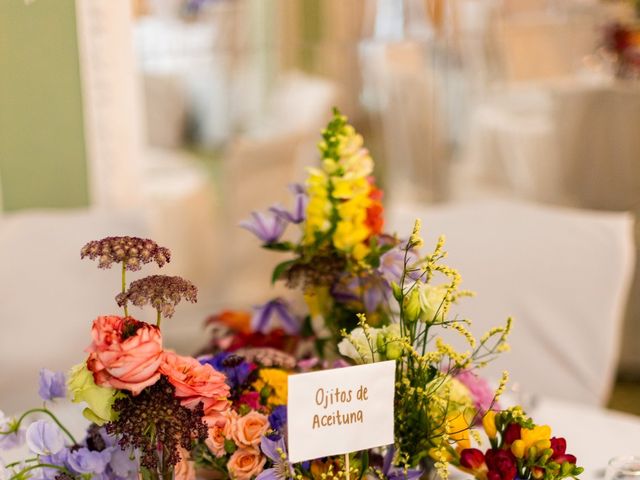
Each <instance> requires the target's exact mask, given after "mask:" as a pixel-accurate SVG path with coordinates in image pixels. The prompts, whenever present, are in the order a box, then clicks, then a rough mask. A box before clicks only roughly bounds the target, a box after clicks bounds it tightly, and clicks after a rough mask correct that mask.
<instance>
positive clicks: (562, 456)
mask: <svg viewBox="0 0 640 480" xmlns="http://www.w3.org/2000/svg"><path fill="white" fill-rule="evenodd" d="M551 450H553V456H552V457H551V459H552V460H554V461H555V462H557V463H565V462H569V463H573V464H575V463H576V461H577V459H576V457H575V456H574V455H570V454H568V453H566V452H567V441H566V440H565V439H564V438H562V437H553V438H552V439H551Z"/></svg>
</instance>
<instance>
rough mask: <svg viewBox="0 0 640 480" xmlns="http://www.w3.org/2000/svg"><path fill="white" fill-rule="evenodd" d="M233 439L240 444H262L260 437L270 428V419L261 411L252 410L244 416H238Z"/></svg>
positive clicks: (246, 445)
mask: <svg viewBox="0 0 640 480" xmlns="http://www.w3.org/2000/svg"><path fill="white" fill-rule="evenodd" d="M235 427H236V428H235V430H234V431H233V440H234V441H235V442H236V443H237V444H238V445H240V446H245V447H248V446H253V447H256V446H258V445H259V444H260V439H261V438H262V436H263V435H264V434H265V433H267V430H268V429H269V419H268V418H267V417H266V416H265V415H263V414H261V413H259V412H256V411H255V410H254V411H251V412H249V413H247V414H246V415H245V416H243V417H238V420H237V421H236V425H235Z"/></svg>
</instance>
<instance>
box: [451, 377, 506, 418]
mask: <svg viewBox="0 0 640 480" xmlns="http://www.w3.org/2000/svg"><path fill="white" fill-rule="evenodd" d="M455 378H456V380H458V381H459V382H460V383H462V384H463V385H464V386H465V387H467V389H468V390H469V392H470V393H471V398H472V399H473V404H474V406H475V408H476V410H477V411H478V415H477V418H478V421H479V420H480V419H482V417H484V414H485V413H487V410H489V409H490V408H492V405H491V404H492V402H493V399H494V396H495V393H494V391H493V390H492V389H491V386H490V385H489V383H488V382H487V381H486V380H485V379H484V378H482V377H480V376H479V375H476V374H475V373H473V372H472V371H471V370H463V371H461V372H460V373H458V374H457V375H456V377H455ZM493 408H494V409H495V410H500V405H498V404H496V405H493Z"/></svg>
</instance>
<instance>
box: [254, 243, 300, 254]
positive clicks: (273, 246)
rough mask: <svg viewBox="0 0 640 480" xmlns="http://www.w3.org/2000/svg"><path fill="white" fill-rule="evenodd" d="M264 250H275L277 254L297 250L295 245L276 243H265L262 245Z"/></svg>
mask: <svg viewBox="0 0 640 480" xmlns="http://www.w3.org/2000/svg"><path fill="white" fill-rule="evenodd" d="M262 248H266V249H267V250H275V251H277V252H290V251H291V250H295V245H294V244H293V243H291V242H274V243H265V244H263V245H262Z"/></svg>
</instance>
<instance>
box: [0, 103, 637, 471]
mask: <svg viewBox="0 0 640 480" xmlns="http://www.w3.org/2000/svg"><path fill="white" fill-rule="evenodd" d="M318 149H319V157H320V158H319V161H318V162H317V164H316V165H315V166H314V167H312V168H309V169H308V172H307V177H306V179H305V180H304V182H303V183H300V184H292V185H290V186H289V189H290V192H291V196H290V202H289V206H286V205H282V204H275V205H272V206H271V207H268V209H267V210H265V211H260V212H253V213H252V214H251V217H250V218H249V219H248V220H246V221H245V222H243V223H242V224H241V227H242V228H244V229H246V230H248V231H249V232H250V233H251V234H253V235H254V236H255V237H256V238H257V239H258V241H259V244H260V245H261V247H262V248H264V249H266V250H267V251H270V252H273V255H274V258H275V257H276V256H278V257H279V263H277V265H276V266H275V267H274V268H273V271H272V272H256V275H258V274H264V275H262V276H263V277H264V278H265V279H266V281H269V279H270V280H271V283H273V284H280V286H281V287H282V290H280V291H281V292H282V293H280V294H278V295H277V296H275V297H273V298H266V299H265V302H264V303H262V304H261V305H257V306H253V307H252V306H251V305H244V306H242V307H241V308H227V309H222V310H220V311H218V312H215V311H212V312H210V317H209V318H208V319H207V321H206V331H203V332H202V335H207V336H208V338H209V341H208V342H207V344H206V346H205V347H204V348H203V349H202V350H200V351H190V352H181V353H177V352H175V351H173V350H171V349H169V348H167V347H166V344H165V342H164V341H163V332H165V331H166V327H167V325H168V324H171V323H175V322H179V321H180V316H181V314H180V312H181V308H182V307H184V306H185V305H184V304H186V303H195V302H197V301H198V299H199V297H202V296H208V295H212V293H211V292H206V293H203V292H202V291H198V288H197V287H196V285H194V284H193V283H192V282H191V281H189V280H188V279H185V278H182V277H181V276H177V275H175V276H170V275H162V274H158V272H157V270H159V269H162V268H164V267H165V265H166V264H168V263H170V262H171V261H172V260H174V258H173V257H172V254H171V251H170V249H169V248H167V247H169V246H164V245H159V244H158V243H157V242H155V241H154V240H151V239H147V238H141V237H133V236H126V235H125V236H115V235H119V234H120V233H121V232H113V233H112V236H107V237H105V238H101V239H96V240H91V239H90V238H88V239H86V241H87V243H85V245H84V246H82V245H79V246H78V250H79V254H80V257H81V260H82V261H85V262H87V261H94V262H96V263H97V267H98V268H99V269H100V270H104V271H95V272H94V275H96V276H103V277H104V276H106V275H107V273H113V272H114V271H115V273H116V274H117V275H116V276H114V275H111V276H110V277H109V278H111V279H112V280H113V282H112V283H113V285H111V286H108V287H107V286H104V285H106V283H99V285H100V286H101V290H100V292H101V294H102V295H104V296H105V297H107V298H108V297H110V296H111V297H113V296H114V294H115V298H114V303H113V304H112V305H111V307H106V308H111V310H105V311H96V312H95V316H94V317H93V318H87V319H85V320H84V324H79V327H80V328H79V329H78V330H82V329H83V328H84V336H85V337H86V341H85V345H86V348H85V349H84V351H83V350H80V349H79V350H78V351H77V352H76V359H77V360H76V364H75V365H74V366H72V365H69V366H68V367H67V369H66V371H53V370H49V369H47V365H43V366H42V367H43V369H42V370H41V371H40V377H39V384H38V385H37V386H35V385H34V388H33V390H34V392H35V391H36V390H37V391H38V394H39V397H40V400H37V399H36V397H35V395H34V397H33V402H32V403H33V408H31V409H28V406H27V405H25V407H27V408H25V409H24V411H23V412H5V413H4V414H2V415H0V450H1V451H0V458H2V463H0V478H1V479H3V480H25V479H27V478H34V479H38V480H41V479H42V480H84V479H90V478H99V479H104V480H106V479H114V480H115V479H122V480H124V479H138V478H140V479H143V480H156V479H162V480H167V479H173V478H176V479H181V480H190V479H195V478H196V477H198V478H215V479H230V480H253V479H256V480H288V479H291V480H302V479H309V480H311V479H313V480H330V479H341V480H342V479H346V480H361V479H363V478H367V479H378V480H401V479H403V478H404V479H407V480H413V479H417V478H438V477H440V478H442V479H443V480H444V479H446V478H448V477H449V476H451V477H454V478H477V479H478V480H516V479H519V480H532V479H533V480H559V479H564V478H583V479H586V480H595V479H597V478H601V477H603V478H605V476H606V479H607V480H614V479H620V480H622V479H631V478H638V476H639V475H640V459H639V458H638V457H635V459H634V458H633V455H640V446H639V445H640V444H639V443H638V441H640V420H638V419H637V418H635V417H632V416H625V415H622V414H614V413H612V412H607V411H605V410H603V409H602V408H599V407H598V406H595V405H593V404H597V403H598V402H600V401H601V398H602V396H603V395H604V389H605V387H606V385H605V387H603V389H602V391H600V390H598V385H597V381H599V380H598V378H599V377H595V376H593V377H591V376H589V372H588V371H586V370H581V369H580V368H579V365H578V366H576V370H575V372H577V376H581V375H583V374H584V375H585V377H584V378H582V377H580V378H578V380H577V383H576V387H575V389H579V388H584V389H585V390H586V391H587V392H589V388H592V389H593V390H594V392H592V395H591V397H592V398H589V402H590V403H592V405H591V406H589V405H580V404H579V403H576V402H575V401H568V400H554V399H552V398H551V396H550V395H548V393H552V392H553V387H550V390H551V392H544V395H541V396H539V393H540V392H539V391H529V390H527V388H528V386H529V384H527V383H526V378H527V377H526V374H525V373H523V372H524V371H523V370H521V368H520V367H521V366H520V367H517V366H516V365H514V367H515V369H514V370H515V373H516V376H517V378H518V380H520V381H521V382H522V383H523V384H524V385H525V387H524V388H518V387H517V385H515V384H512V383H510V375H509V371H508V370H509V369H510V362H509V360H508V359H509V357H508V356H507V355H509V353H508V352H509V351H510V349H511V347H513V348H514V349H516V350H517V349H518V348H519V347H520V343H518V338H522V337H518V334H517V333H516V334H514V335H513V338H514V339H515V340H516V342H515V343H514V344H513V345H512V344H511V341H510V340H511V338H512V332H513V331H515V332H517V331H518V329H519V328H526V326H525V325H523V324H522V322H519V320H518V318H516V319H515V320H512V318H511V317H508V316H503V317H502V316H501V317H498V318H497V319H496V318H491V319H485V320H484V321H491V322H492V323H491V324H490V325H488V326H487V328H485V325H484V324H483V323H482V322H480V325H479V326H480V327H481V331H479V332H477V331H476V330H477V329H476V328H475V324H473V313H472V312H473V310H474V309H473V303H474V301H475V300H474V299H473V298H470V297H473V296H474V295H475V293H476V292H471V291H469V290H466V289H465V288H463V286H464V285H463V284H462V279H463V275H464V271H460V272H459V271H458V270H457V269H456V268H453V265H454V264H453V263H451V265H450V262H449V259H448V253H447V250H448V249H449V247H450V246H449V245H448V243H447V241H446V239H445V236H444V234H446V233H447V232H446V231H443V232H433V228H434V227H431V226H430V225H431V223H430V218H429V214H426V215H424V217H423V218H421V219H420V218H418V219H412V221H411V225H408V226H403V228H402V229H398V232H397V233H396V232H392V231H390V230H388V227H387V226H386V225H385V209H384V208H383V204H382V196H383V192H382V190H381V188H380V187H379V186H378V185H377V184H376V179H375V177H374V176H373V168H374V163H373V159H372V158H371V156H370V154H369V151H368V150H367V149H366V148H365V146H364V139H363V138H362V136H361V135H359V134H358V133H357V132H356V130H355V129H354V127H353V126H351V125H350V124H349V123H348V121H347V118H346V117H345V116H344V115H342V114H341V113H340V112H339V111H338V110H337V109H335V110H334V114H333V117H332V119H331V121H330V122H329V123H328V125H327V126H326V128H325V129H324V130H323V131H322V133H321V138H320V142H319V144H318ZM283 187H284V186H283ZM416 213H418V212H417V211H416V209H411V210H408V211H405V215H410V216H413V215H414V214H416ZM434 217H435V215H434ZM400 223H402V222H400ZM400 223H399V224H400ZM605 223H606V222H603V223H602V225H601V226H600V227H601V229H603V230H602V231H604V228H605V227H604V224H605ZM610 223H611V225H613V224H615V225H616V227H617V228H618V227H619V229H620V230H624V229H625V228H627V227H628V224H627V222H626V221H625V220H624V219H621V218H619V219H616V220H615V221H612V222H610ZM607 225H609V224H607ZM600 227H599V228H600ZM607 228H608V227H607ZM612 228H613V227H612ZM434 233H435V234H437V235H440V236H438V237H435V238H434V239H431V238H430V237H431V236H432V235H433V234H434ZM441 234H442V235H441ZM601 238H606V236H605V237H601ZM490 241H491V242H493V243H494V244H496V245H498V247H499V245H500V242H501V241H508V240H503V239H501V237H500V236H499V235H498V236H495V235H494V237H493V238H492V239H490ZM481 245H482V244H481V243H478V244H477V245H476V246H475V247H472V248H475V250H472V252H471V253H470V254H472V255H475V256H477V257H482V256H483V255H484V250H483V249H482V248H480V247H481ZM220 248H222V249H223V250H224V246H223V245H222V246H220ZM485 250H487V251H488V249H485ZM621 258H622V257H621ZM66 261H68V262H78V261H80V260H78V259H77V258H69V259H66ZM489 268H491V266H489ZM141 270H144V273H145V274H147V273H148V276H140V275H139V274H138V273H136V276H135V277H133V278H135V279H134V280H131V273H132V272H139V271H141ZM616 273H617V274H619V275H618V276H620V277H622V278H621V279H620V280H619V284H614V285H611V286H610V288H611V289H614V290H620V292H622V291H623V290H624V288H625V278H626V277H628V276H629V274H628V272H625V271H620V272H617V271H616ZM606 275H607V274H606V273H604V272H603V278H608V277H607V276H606ZM472 278H473V277H472ZM84 280H85V281H86V282H89V283H90V282H92V281H93V280H92V278H91V277H85V279H84ZM474 287H477V288H476V289H477V294H478V296H479V297H482V288H483V287H482V285H474ZM521 288H524V287H522V286H521ZM505 295H506V294H505ZM620 295H623V294H622V293H620ZM499 300H500V299H498V301H499ZM616 301H617V300H616ZM461 305H466V307H465V309H464V310H460V311H459V307H460V306H461ZM609 307H610V308H611V309H615V308H617V303H616V302H613V303H612V304H611V305H606V306H605V308H609ZM68 308H69V310H70V311H71V312H72V311H73V303H71V304H70V305H69V306H68ZM101 308H102V307H101ZM115 311H118V313H114V312H115ZM541 311H542V310H541ZM140 312H146V314H142V313H140ZM149 312H150V313H151V315H149ZM460 312H464V313H460ZM141 319H144V320H141ZM89 322H92V323H91V324H90V323H89ZM495 322H498V324H497V325H496V323H495ZM46 328H49V327H48V326H47V327H45V329H46ZM524 331H525V332H528V330H526V329H525V330H524ZM557 331H558V332H564V331H563V330H562V327H561V325H557ZM42 334H44V335H47V336H49V338H50V341H52V342H64V339H61V338H56V337H55V336H54V335H55V330H53V329H52V331H51V332H46V331H43V332H42ZM526 334H527V333H525V335H526ZM563 338H564V345H565V346H566V347H567V348H571V342H570V341H569V340H570V339H569V338H567V337H563ZM610 339H611V342H615V341H616V339H617V337H616V336H615V335H614V336H611V337H610ZM543 340H544V338H543ZM575 343H576V345H577V344H579V339H576V342H575ZM25 347H26V346H25ZM576 350H577V352H576V354H575V356H563V355H562V352H561V353H560V354H558V355H559V356H558V357H557V358H559V359H565V358H568V359H569V361H570V362H574V361H575V363H576V364H579V363H580V358H581V357H580V354H581V353H580V352H581V350H580V349H579V348H576ZM578 350H580V351H578ZM525 351H526V350H525ZM600 353H601V352H600ZM600 353H598V355H599V354H600ZM606 353H607V352H604V353H602V355H603V357H602V358H605V357H606ZM556 354H557V352H556ZM34 355H37V352H36V353H34ZM539 355H540V356H541V357H542V356H543V354H541V353H539ZM544 355H545V356H546V354H544ZM550 358H551V360H550V361H553V357H550ZM595 358H596V359H600V358H601V357H600V356H597V355H596V356H595ZM542 360H543V359H542V358H540V365H545V366H544V367H538V366H537V365H536V357H535V354H534V356H532V357H530V358H529V366H530V369H531V370H530V371H532V372H533V371H534V370H535V369H536V368H544V369H545V372H544V376H545V377H546V378H547V380H548V381H549V383H551V384H553V376H554V372H553V367H548V366H547V363H544V364H543V363H542ZM547 360H548V359H547ZM603 361H604V360H603ZM607 361H608V360H607ZM489 364H491V365H492V367H490V368H487V370H484V369H485V367H488V365H489ZM607 365H608V364H607ZM571 366H574V365H573V364H572V365H571ZM605 367H606V368H608V367H607V366H606V365H605ZM487 372H491V373H487ZM596 373H599V372H596ZM594 375H595V373H594ZM539 377H540V375H539V372H538V375H537V376H536V374H535V373H532V378H533V380H532V381H535V380H537V379H539ZM605 381H609V380H605ZM594 382H595V383H594ZM534 384H535V383H531V385H534ZM567 390H570V389H565V391H564V392H563V394H564V396H565V397H567V396H569V394H570V393H571V392H570V391H569V392H568V393H567ZM585 396H586V395H585ZM0 401H1V400H0ZM1 407H2V405H1V403H0V408H1ZM612 457H621V458H620V459H619V460H617V461H614V463H613V464H611V465H608V462H609V461H610V460H611V459H612ZM622 457H625V458H622ZM627 457H628V458H627Z"/></svg>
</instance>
